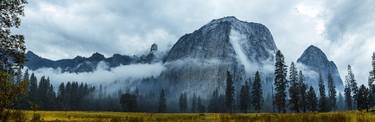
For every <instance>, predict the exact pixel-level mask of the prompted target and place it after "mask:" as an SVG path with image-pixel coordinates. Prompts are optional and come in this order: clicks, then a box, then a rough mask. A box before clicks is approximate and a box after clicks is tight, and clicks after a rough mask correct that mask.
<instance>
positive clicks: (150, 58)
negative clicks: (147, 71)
mask: <svg viewBox="0 0 375 122" xmlns="http://www.w3.org/2000/svg"><path fill="white" fill-rule="evenodd" d="M156 53H157V45H156V44H153V45H152V46H151V49H150V52H149V53H148V54H146V55H142V56H127V55H120V54H114V55H113V56H111V57H108V58H106V57H104V55H102V54H100V53H97V52H96V53H94V54H92V55H91V56H90V57H81V56H77V57H75V58H73V59H62V60H57V61H53V60H50V59H46V58H42V57H40V56H38V55H36V54H35V53H33V52H32V51H28V52H27V53H26V67H28V69H30V70H37V69H40V68H53V69H58V68H59V69H61V72H70V73H73V72H74V73H81V72H92V71H94V70H96V68H97V67H98V65H99V63H100V62H103V63H105V64H107V65H108V68H109V69H108V70H110V69H111V68H113V67H117V66H120V65H129V64H133V63H152V62H154V61H156V60H159V59H158V58H159V57H157V55H156Z"/></svg>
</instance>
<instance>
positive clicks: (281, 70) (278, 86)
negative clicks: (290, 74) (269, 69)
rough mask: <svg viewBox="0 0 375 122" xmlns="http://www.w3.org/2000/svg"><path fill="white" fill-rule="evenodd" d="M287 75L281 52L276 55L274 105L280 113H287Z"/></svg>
mask: <svg viewBox="0 0 375 122" xmlns="http://www.w3.org/2000/svg"><path fill="white" fill-rule="evenodd" d="M286 74H287V69H286V65H285V62H284V56H283V54H282V53H281V51H280V50H279V51H277V53H276V63H275V82H274V85H275V87H274V88H275V92H276V93H275V99H274V103H275V105H276V108H277V110H278V112H286V100H285V99H286V91H285V90H286V87H287V81H286Z"/></svg>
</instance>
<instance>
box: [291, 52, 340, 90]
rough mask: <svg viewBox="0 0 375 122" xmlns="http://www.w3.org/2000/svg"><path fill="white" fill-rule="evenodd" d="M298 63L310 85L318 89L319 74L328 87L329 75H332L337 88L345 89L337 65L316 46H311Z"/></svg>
mask: <svg viewBox="0 0 375 122" xmlns="http://www.w3.org/2000/svg"><path fill="white" fill-rule="evenodd" d="M297 63H298V65H299V67H300V69H302V70H303V72H304V73H305V78H306V81H307V83H308V84H309V85H312V86H315V89H317V88H318V81H319V73H320V74H321V75H322V78H323V80H324V82H325V85H326V86H327V79H328V74H329V73H330V74H331V75H332V77H333V80H334V83H335V86H336V88H337V89H338V90H340V91H342V90H343V89H344V85H343V82H342V80H341V77H340V74H339V72H338V70H337V67H336V64H335V63H334V62H333V61H330V60H328V58H327V56H326V55H325V54H324V52H323V51H322V50H321V49H319V48H318V47H316V46H313V45H311V46H309V47H308V48H307V49H306V50H305V51H304V52H303V54H302V55H301V57H300V58H298V60H297Z"/></svg>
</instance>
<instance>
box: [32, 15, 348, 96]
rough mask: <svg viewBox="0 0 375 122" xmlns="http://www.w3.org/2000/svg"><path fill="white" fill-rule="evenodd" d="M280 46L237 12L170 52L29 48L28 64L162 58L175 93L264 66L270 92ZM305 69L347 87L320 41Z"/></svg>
mask: <svg viewBox="0 0 375 122" xmlns="http://www.w3.org/2000/svg"><path fill="white" fill-rule="evenodd" d="M277 50H278V49H277V46H276V44H275V42H274V40H273V37H272V34H271V32H270V30H269V29H268V28H267V27H266V26H264V25H262V24H259V23H252V22H245V21H241V20H238V19H237V18H235V17H224V18H220V19H215V20H212V21H211V22H209V23H208V24H206V25H204V26H203V27H201V28H200V29H198V30H196V31H194V32H192V33H189V34H186V35H184V36H182V37H181V38H180V39H179V40H178V41H177V42H176V44H174V45H173V47H172V48H171V50H170V51H169V52H168V53H167V54H165V55H164V56H156V55H155V52H156V51H157V45H156V44H154V45H152V47H151V49H150V52H149V53H148V54H145V55H142V56H127V55H120V54H114V55H113V56H112V57H108V58H106V57H104V56H103V55H102V54H99V53H94V54H93V55H92V56H90V57H80V56H77V57H76V58H74V59H63V60H57V61H53V60H49V59H45V58H42V57H40V56H38V55H36V54H34V53H33V52H31V51H29V52H28V53H27V54H26V57H27V60H28V61H27V63H26V66H27V67H28V68H29V69H31V70H37V69H39V68H55V69H56V68H60V69H61V70H62V72H74V73H81V72H92V71H95V69H96V67H97V66H98V63H99V62H104V63H106V64H108V66H109V69H108V70H110V68H113V67H117V66H120V65H129V64H136V63H153V62H162V63H163V64H164V65H165V67H166V70H165V71H163V72H162V73H161V75H160V76H159V77H158V78H156V79H158V80H159V81H160V87H164V88H168V90H170V91H174V92H173V93H175V94H179V93H181V92H188V93H197V94H202V95H201V96H204V95H208V94H211V93H212V92H213V90H215V89H216V88H218V89H222V90H223V88H224V87H225V79H226V71H230V72H231V73H232V74H233V75H234V81H235V86H236V87H239V85H242V84H243V82H244V81H245V80H251V77H253V75H254V73H255V72H256V71H260V72H261V74H262V75H261V76H262V79H263V81H264V82H263V85H264V86H263V87H264V88H263V89H264V90H265V92H270V89H272V84H273V72H274V68H273V67H274V59H275V53H276V51H277ZM297 66H298V68H299V70H302V71H303V72H304V74H305V77H306V78H305V79H306V82H307V83H308V84H309V85H312V86H314V87H317V84H318V83H317V82H318V79H319V74H322V76H323V78H324V79H327V76H328V74H329V73H331V74H332V76H333V78H334V80H335V84H336V87H337V88H338V89H339V90H342V89H343V83H342V80H341V78H340V75H339V73H338V70H337V67H336V65H335V63H334V62H333V61H329V60H328V58H327V56H326V55H325V54H324V52H322V51H321V50H320V49H319V48H318V47H316V46H310V47H308V48H307V49H306V50H305V51H304V52H303V54H302V56H301V57H300V58H299V59H298V60H297Z"/></svg>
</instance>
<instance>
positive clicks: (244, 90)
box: [240, 81, 250, 113]
mask: <svg viewBox="0 0 375 122" xmlns="http://www.w3.org/2000/svg"><path fill="white" fill-rule="evenodd" d="M249 88H250V86H249V82H248V81H245V84H244V85H243V86H242V87H241V91H240V109H241V112H244V113H247V112H248V110H249V108H250V106H249V105H250V104H249V103H250V93H249Z"/></svg>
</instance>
